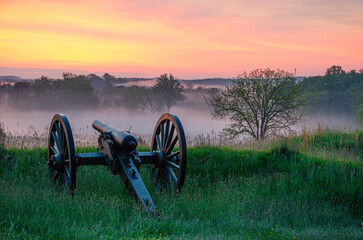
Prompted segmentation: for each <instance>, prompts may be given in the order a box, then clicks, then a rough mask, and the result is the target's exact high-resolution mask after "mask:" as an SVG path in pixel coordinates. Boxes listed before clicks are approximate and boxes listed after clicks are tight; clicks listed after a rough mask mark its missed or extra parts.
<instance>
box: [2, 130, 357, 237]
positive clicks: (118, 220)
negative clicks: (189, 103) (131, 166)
mask: <svg viewBox="0 0 363 240" xmlns="http://www.w3.org/2000/svg"><path fill="white" fill-rule="evenodd" d="M357 136H358V137H357ZM305 139H308V143H307V144H305V142H304V141H305ZM361 144H362V132H361V131H360V132H359V131H358V132H353V133H339V132H334V131H331V132H327V131H324V133H322V132H320V133H309V134H308V133H306V136H304V135H302V136H297V137H290V138H286V139H284V140H280V141H275V142H270V143H269V144H267V145H266V146H264V147H263V146H261V147H260V150H248V149H245V150H243V149H237V148H235V147H233V148H232V147H212V146H203V147H201V146H200V147H193V148H189V149H188V168H187V179H186V183H185V187H184V189H183V191H182V192H181V193H180V194H179V193H165V192H160V191H158V190H157V189H156V188H154V187H153V185H152V183H151V181H150V179H149V169H148V167H146V166H145V167H142V169H141V174H142V177H143V180H144V181H145V184H146V186H147V188H148V190H149V192H150V194H151V196H152V198H153V200H154V202H155V204H156V206H157V208H158V211H159V212H160V214H161V215H162V218H161V219H156V218H153V217H152V216H149V215H148V214H147V213H145V212H144V210H143V209H142V208H141V207H140V206H139V205H138V204H135V202H134V201H133V200H132V198H131V196H130V195H129V194H128V193H127V192H125V190H124V186H123V183H122V181H121V180H120V178H119V177H118V176H114V175H112V174H111V173H110V172H108V171H107V170H106V169H105V167H100V166H99V167H96V166H95V167H93V166H85V167H80V168H79V169H78V170H77V189H76V193H75V197H74V198H72V197H71V196H69V195H67V194H66V193H60V192H58V191H56V189H54V188H53V187H52V186H51V185H50V183H49V180H48V176H47V174H48V173H47V168H46V165H45V163H44V162H45V157H46V150H45V149H43V148H35V149H32V150H27V149H22V150H19V149H14V148H13V149H6V150H5V151H4V153H3V157H1V158H0V159H1V160H0V188H1V189H0V205H1V208H0V239H123V238H124V239H129V238H136V239H145V238H146V239H154V238H155V239H159V238H160V239H362V238H363V231H362V226H361V223H363V217H362V216H363V209H362V206H363V187H362V186H363V184H362V183H363V169H362V166H363V161H362V145H361ZM146 150H147V149H144V148H143V149H140V151H146ZM77 151H78V152H80V151H84V152H89V151H95V149H94V148H78V149H77ZM344 151H346V152H347V154H341V152H344ZM326 152H331V154H330V155H328V154H326ZM331 156H333V158H334V159H331ZM349 156H351V157H352V158H351V159H350V158H349Z"/></svg>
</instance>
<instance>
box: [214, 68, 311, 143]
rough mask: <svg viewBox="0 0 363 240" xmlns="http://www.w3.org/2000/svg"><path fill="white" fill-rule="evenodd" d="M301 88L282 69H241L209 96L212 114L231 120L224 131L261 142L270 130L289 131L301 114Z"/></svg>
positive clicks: (270, 133) (302, 103)
mask: <svg viewBox="0 0 363 240" xmlns="http://www.w3.org/2000/svg"><path fill="white" fill-rule="evenodd" d="M302 91H303V88H302V87H301V86H300V85H299V84H297V83H296V80H295V78H294V77H293V74H291V73H289V72H285V71H283V70H270V69H268V68H267V69H256V70H253V71H251V72H250V73H247V72H244V73H243V74H240V75H238V76H237V78H236V79H234V80H232V84H231V85H227V86H226V89H225V90H222V91H221V92H220V93H219V94H218V95H216V96H214V97H213V98H212V100H211V106H212V108H213V112H212V114H213V116H214V117H217V118H221V119H226V118H230V120H231V122H232V123H231V124H230V125H229V126H228V127H227V128H225V129H224V134H226V135H228V136H230V137H236V136H238V135H240V134H243V133H247V134H250V135H251V136H253V137H254V138H255V139H256V140H259V141H261V140H264V139H265V138H267V137H269V136H270V135H272V134H273V131H281V130H287V131H292V129H291V127H292V126H293V125H294V124H296V123H297V122H298V121H299V120H300V119H301V117H302V115H303V112H302V111H300V110H301V107H302V106H303V105H304V104H305V101H304V99H303V98H302V97H301V93H302Z"/></svg>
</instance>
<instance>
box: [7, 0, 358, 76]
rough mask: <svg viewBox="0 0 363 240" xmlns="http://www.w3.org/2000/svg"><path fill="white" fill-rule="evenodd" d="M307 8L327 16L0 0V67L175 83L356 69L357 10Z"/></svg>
mask: <svg viewBox="0 0 363 240" xmlns="http://www.w3.org/2000/svg"><path fill="white" fill-rule="evenodd" d="M294 4H295V5H296V6H299V9H298V10H296V9H295V8H294ZM354 4H356V6H354ZM275 5H276V6H275ZM316 5H317V6H316V9H319V8H323V7H325V6H326V5H329V8H327V9H326V12H321V13H320V12H315V11H316V9H315V8H312V7H311V6H310V5H309V4H306V7H305V4H304V1H301V0H292V2H291V3H290V4H289V5H286V4H285V3H284V2H283V1H277V2H276V3H275V4H270V3H269V2H268V1H267V0H263V1H262V2H261V4H260V5H258V4H253V3H249V2H248V1H244V0H241V1H231V2H228V3H227V2H223V1H222V0H212V1H210V2H209V4H204V3H200V2H198V1H196V0H187V1H184V2H183V3H181V2H180V3H179V2H174V1H172V2H165V1H159V0H154V1H146V0H140V1H137V2H135V1H131V0H121V1H116V0H108V1H103V2H102V3H101V2H97V1H77V3H72V1H68V0H63V1H54V0H53V1H43V0H30V1H22V0H5V1H0V52H1V54H0V67H21V68H47V69H79V70H86V71H91V72H92V71H105V72H106V71H112V72H122V71H137V72H140V73H145V74H151V75H155V74H157V73H162V72H167V71H175V72H177V73H179V74H181V75H183V74H185V76H193V73H194V74H195V76H199V75H200V76H203V74H205V75H208V73H209V75H211V74H214V75H216V76H235V75H236V74H237V73H239V72H241V71H243V70H250V69H253V68H264V67H271V68H282V69H286V70H288V71H292V70H293V69H294V68H298V69H301V70H302V71H303V74H306V75H309V74H314V73H315V74H317V73H321V72H323V71H325V68H327V67H329V66H331V65H333V64H338V65H342V66H343V67H344V68H348V70H349V68H357V67H358V68H359V67H363V66H361V65H362V63H363V57H362V56H363V46H362V44H361V43H362V42H363V26H362V24H363V17H362V16H361V14H359V13H360V11H359V10H363V4H360V3H354V2H353V3H351V2H350V1H348V2H347V3H346V4H345V5H343V4H342V3H340V2H338V1H333V2H332V3H330V4H329V3H328V2H326V3H325V2H324V1H323V0H320V1H319V2H317V3H316ZM279 7H283V8H281V9H283V10H279ZM305 8H306V9H305ZM348 10H349V12H348ZM294 11H295V12H294ZM304 11H306V12H304ZM302 12H304V13H303V14H301V13H302ZM287 13H289V14H287ZM0 75H1V73H0Z"/></svg>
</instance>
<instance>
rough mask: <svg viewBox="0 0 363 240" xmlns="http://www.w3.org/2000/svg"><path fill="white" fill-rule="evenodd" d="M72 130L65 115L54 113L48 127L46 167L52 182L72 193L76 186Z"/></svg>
mask: <svg viewBox="0 0 363 240" xmlns="http://www.w3.org/2000/svg"><path fill="white" fill-rule="evenodd" d="M75 158H76V157H75V150H74V142H73V135H72V130H71V127H70V124H69V121H68V119H67V117H66V116H65V115H62V114H56V115H55V116H54V117H53V120H52V122H51V125H50V129H49V138H48V168H49V176H50V179H51V181H52V182H54V183H55V184H58V186H60V187H61V188H65V189H68V190H70V191H71V193H73V190H74V188H75V187H76V167H77V165H76V160H75Z"/></svg>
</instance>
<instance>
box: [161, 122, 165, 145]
mask: <svg viewBox="0 0 363 240" xmlns="http://www.w3.org/2000/svg"><path fill="white" fill-rule="evenodd" d="M164 134H165V132H164V124H163V123H160V137H161V139H160V140H161V145H160V146H161V148H160V151H163V150H164V149H163V146H164V142H165V135H164Z"/></svg>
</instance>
